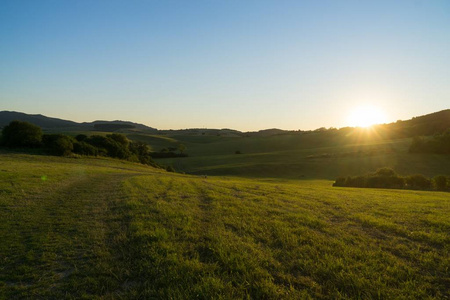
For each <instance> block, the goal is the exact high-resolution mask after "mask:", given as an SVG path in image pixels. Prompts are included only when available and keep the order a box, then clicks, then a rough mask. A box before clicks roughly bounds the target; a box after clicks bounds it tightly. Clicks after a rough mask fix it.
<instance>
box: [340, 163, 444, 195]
mask: <svg viewBox="0 0 450 300" xmlns="http://www.w3.org/2000/svg"><path fill="white" fill-rule="evenodd" d="M333 186H340V187H360V188H385V189H411V190H438V191H450V178H449V177H446V176H444V175H439V176H435V177H434V178H432V179H428V178H426V177H425V176H423V175H421V174H415V175H409V176H400V175H398V174H397V173H396V172H395V171H394V170H392V169H391V168H381V169H378V170H377V171H376V172H375V173H371V174H366V175H359V176H353V177H351V176H348V177H338V178H337V179H336V181H335V182H334V183H333Z"/></svg>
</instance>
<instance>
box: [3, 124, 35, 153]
mask: <svg viewBox="0 0 450 300" xmlns="http://www.w3.org/2000/svg"><path fill="white" fill-rule="evenodd" d="M41 141H42V129H41V128H40V127H39V126H36V125H34V124H31V123H28V122H22V121H12V122H11V123H9V125H6V126H5V128H3V130H2V144H3V145H5V146H8V147H39V146H40V145H41Z"/></svg>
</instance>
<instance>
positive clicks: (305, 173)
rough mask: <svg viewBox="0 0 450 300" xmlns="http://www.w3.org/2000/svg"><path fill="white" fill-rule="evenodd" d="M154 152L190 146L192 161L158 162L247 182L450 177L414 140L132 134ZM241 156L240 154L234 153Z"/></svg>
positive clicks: (446, 163)
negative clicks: (380, 174)
mask: <svg viewBox="0 0 450 300" xmlns="http://www.w3.org/2000/svg"><path fill="white" fill-rule="evenodd" d="M128 137H129V138H130V139H133V140H140V141H143V142H146V143H148V144H149V145H150V146H151V147H152V149H153V150H154V151H159V150H160V149H162V148H167V147H175V146H176V145H177V144H178V143H182V144H184V145H185V146H186V153H188V154H189V156H188V157H183V158H167V159H158V160H157V162H158V163H161V164H163V165H172V166H173V167H174V168H175V170H177V171H179V172H186V173H188V174H196V175H216V176H217V175H219V176H220V175H226V176H239V177H248V178H285V179H328V180H332V179H335V178H337V177H338V176H355V175H360V174H366V173H369V172H374V171H375V170H377V169H378V168H382V167H391V168H393V169H394V170H396V171H397V172H398V173H400V174H404V175H408V174H423V175H425V176H427V177H434V176H436V175H440V174H446V175H448V172H449V171H448V170H450V156H449V155H445V154H426V153H421V154H418V153H409V152H408V148H409V146H410V145H411V139H410V138H404V139H393V140H390V139H388V140H386V139H377V138H364V139H361V140H360V139H359V138H358V137H353V138H346V139H343V138H341V137H333V136H331V137H330V138H327V136H324V134H322V133H311V134H285V135H275V136H269V137H257V136H256V137H255V136H250V137H226V136H202V135H200V136H199V135H197V136H187V135H184V136H181V135H178V136H153V135H145V134H133V135H129V136H128ZM236 151H239V152H240V153H241V154H236Z"/></svg>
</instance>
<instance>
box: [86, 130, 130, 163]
mask: <svg viewBox="0 0 450 300" xmlns="http://www.w3.org/2000/svg"><path fill="white" fill-rule="evenodd" d="M115 135H118V134H113V135H109V137H108V136H106V137H105V136H101V135H92V136H90V137H89V138H87V139H86V142H87V143H89V144H91V145H92V146H95V147H97V148H98V153H99V154H100V155H106V156H110V157H116V158H121V159H126V158H128V157H130V156H131V153H130V151H129V150H128V147H125V145H124V144H122V142H118V141H116V140H115V138H117V139H120V138H118V137H117V136H115Z"/></svg>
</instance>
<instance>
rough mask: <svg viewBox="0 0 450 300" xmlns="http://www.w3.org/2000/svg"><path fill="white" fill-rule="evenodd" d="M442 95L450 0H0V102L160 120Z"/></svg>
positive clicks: (408, 106)
mask: <svg viewBox="0 0 450 300" xmlns="http://www.w3.org/2000/svg"><path fill="white" fill-rule="evenodd" d="M362 105H363V106H364V105H365V106H367V105H369V106H373V107H377V108H378V109H379V110H381V111H383V112H384V113H385V115H386V121H387V122H392V121H396V120H398V119H409V118H411V117H413V116H418V115H423V114H427V113H431V112H435V111H439V110H443V109H447V108H450V1H447V0H444V1H414V0H410V1H213V0H210V1H150V0H149V1H102V0H98V1H47V0H43V1H16V0H13V1H10V0H7V1H5V0H4V1H1V2H0V110H13V111H20V112H25V113H33V114H36V113H39V114H44V115H47V116H51V117H58V118H64V119H70V120H74V121H80V122H81V121H93V120H96V119H104V120H116V119H120V120H130V121H134V122H139V123H144V124H146V125H149V126H152V127H156V128H158V129H169V128H171V129H178V128H194V127H195V128H198V127H208V128H233V129H238V130H258V129H264V128H281V129H303V130H307V129H315V128H318V127H322V126H324V127H343V126H347V125H350V124H348V122H349V121H348V120H349V115H351V114H352V112H354V111H355V109H356V108H357V107H358V106H362Z"/></svg>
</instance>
